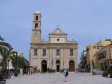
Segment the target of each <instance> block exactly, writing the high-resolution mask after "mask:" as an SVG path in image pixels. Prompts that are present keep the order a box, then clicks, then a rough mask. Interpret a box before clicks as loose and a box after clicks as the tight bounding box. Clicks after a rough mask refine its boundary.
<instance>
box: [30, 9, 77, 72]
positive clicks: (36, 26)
mask: <svg viewBox="0 0 112 84" xmlns="http://www.w3.org/2000/svg"><path fill="white" fill-rule="evenodd" d="M29 62H30V66H31V72H36V71H40V72H47V69H48V68H49V69H53V70H56V72H59V71H60V70H63V69H67V70H69V71H70V72H75V71H76V70H77V68H78V42H77V41H69V40H68V39H67V34H66V33H64V32H63V31H62V30H61V29H60V28H56V29H55V30H54V32H53V33H50V34H49V40H48V41H42V39H41V13H40V12H39V11H36V12H35V13H34V14H33V27H32V37H31V43H30V52H29Z"/></svg>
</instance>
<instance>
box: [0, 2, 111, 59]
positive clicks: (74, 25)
mask: <svg viewBox="0 0 112 84" xmlns="http://www.w3.org/2000/svg"><path fill="white" fill-rule="evenodd" d="M36 10H39V11H40V12H41V13H42V39H44V40H48V34H49V33H51V32H53V31H54V30H55V29H56V27H57V25H59V26H60V29H61V30H63V31H64V32H65V33H67V34H68V39H69V40H72V39H74V40H76V41H78V43H79V45H78V47H79V49H78V53H79V55H78V56H79V58H80V55H81V54H80V53H81V51H82V50H83V49H85V48H86V46H87V45H88V44H90V43H96V42H98V41H99V40H105V39H107V38H108V39H109V38H110V39H111V38H112V0H0V35H1V36H2V37H3V38H4V39H5V41H6V42H8V43H10V44H11V45H12V47H13V48H14V50H15V51H18V52H22V53H24V56H25V58H27V59H28V58H29V49H30V40H31V32H32V31H31V30H32V21H33V13H34V12H35V11H36Z"/></svg>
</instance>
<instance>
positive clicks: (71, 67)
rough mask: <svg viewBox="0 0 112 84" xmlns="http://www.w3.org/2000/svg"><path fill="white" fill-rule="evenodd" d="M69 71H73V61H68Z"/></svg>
mask: <svg viewBox="0 0 112 84" xmlns="http://www.w3.org/2000/svg"><path fill="white" fill-rule="evenodd" d="M69 71H71V72H73V71H75V62H74V60H70V61H69Z"/></svg>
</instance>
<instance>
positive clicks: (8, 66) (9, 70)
mask: <svg viewBox="0 0 112 84" xmlns="http://www.w3.org/2000/svg"><path fill="white" fill-rule="evenodd" d="M9 61H10V58H8V74H9V73H10V70H9Z"/></svg>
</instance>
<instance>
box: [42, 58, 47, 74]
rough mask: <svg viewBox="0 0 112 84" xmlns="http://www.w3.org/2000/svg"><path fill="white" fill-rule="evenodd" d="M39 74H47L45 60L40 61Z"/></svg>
mask: <svg viewBox="0 0 112 84" xmlns="http://www.w3.org/2000/svg"><path fill="white" fill-rule="evenodd" d="M41 72H47V61H46V60H42V61H41Z"/></svg>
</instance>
